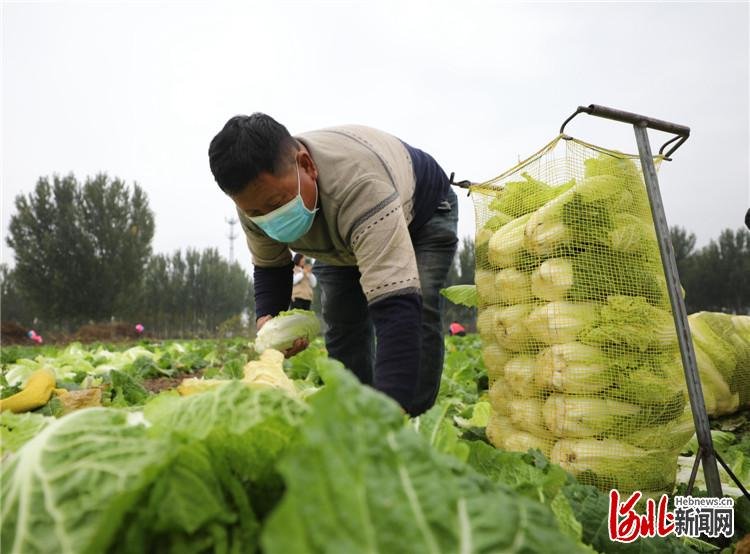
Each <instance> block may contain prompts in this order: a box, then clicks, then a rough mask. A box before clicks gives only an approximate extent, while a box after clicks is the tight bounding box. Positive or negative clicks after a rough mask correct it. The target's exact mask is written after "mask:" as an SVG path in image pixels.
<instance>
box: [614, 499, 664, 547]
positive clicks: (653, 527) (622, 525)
mask: <svg viewBox="0 0 750 554" xmlns="http://www.w3.org/2000/svg"><path fill="white" fill-rule="evenodd" d="M641 496H643V495H642V494H641V492H640V491H635V492H634V493H633V494H631V495H630V498H628V499H627V500H626V501H625V502H623V503H620V493H619V492H617V491H616V490H615V489H612V490H611V491H609V539H610V540H612V541H617V542H633V541H634V540H636V539H637V538H639V537H654V536H657V535H658V536H660V537H664V536H666V535H668V534H670V533H672V532H673V531H674V514H673V513H672V512H669V511H668V510H667V504H668V499H667V495H666V494H663V495H661V498H660V499H659V504H658V506H657V504H656V502H655V501H654V499H653V498H649V499H647V500H646V513H645V514H642V515H641V514H638V513H636V511H635V509H634V507H635V505H636V504H637V503H638V501H639V500H640V499H641Z"/></svg>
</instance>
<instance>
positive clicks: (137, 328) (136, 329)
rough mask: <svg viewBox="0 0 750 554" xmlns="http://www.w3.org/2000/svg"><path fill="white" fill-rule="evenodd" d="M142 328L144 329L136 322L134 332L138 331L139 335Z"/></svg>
mask: <svg viewBox="0 0 750 554" xmlns="http://www.w3.org/2000/svg"><path fill="white" fill-rule="evenodd" d="M143 329H144V327H143V325H141V324H140V323H138V324H137V325H136V326H135V332H136V333H138V334H139V335H140V334H141V333H143Z"/></svg>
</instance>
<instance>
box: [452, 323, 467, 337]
mask: <svg viewBox="0 0 750 554" xmlns="http://www.w3.org/2000/svg"><path fill="white" fill-rule="evenodd" d="M448 331H449V332H450V335H451V336H452V337H465V336H466V329H464V326H463V325H461V324H460V323H458V322H457V321H454V322H453V323H451V324H450V325H449V326H448Z"/></svg>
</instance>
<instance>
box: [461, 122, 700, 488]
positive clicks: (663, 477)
mask: <svg viewBox="0 0 750 554" xmlns="http://www.w3.org/2000/svg"><path fill="white" fill-rule="evenodd" d="M659 161H660V158H656V159H655V162H656V163H657V164H658V162H659ZM472 196H473V199H474V205H475V210H476V223H477V232H476V256H477V267H476V279H475V281H476V289H477V294H478V299H479V313H478V320H477V327H478V331H479V333H480V335H481V337H482V341H483V358H484V361H485V364H486V366H487V368H488V373H489V378H490V383H491V387H490V401H491V404H492V416H491V418H490V421H489V424H488V427H487V436H488V438H489V439H490V441H491V442H492V443H493V444H494V445H495V446H497V447H499V448H504V449H507V450H517V451H525V450H527V449H529V448H538V449H540V450H541V451H542V452H543V453H544V454H545V455H546V456H547V457H549V458H550V460H551V461H553V462H554V463H557V464H560V465H561V466H562V467H563V468H565V469H566V470H568V471H570V472H571V473H573V474H574V475H575V476H576V477H577V478H578V480H579V481H581V482H583V483H586V484H592V485H595V486H597V487H599V488H601V489H603V490H609V489H610V488H617V489H619V490H620V491H621V492H630V491H633V490H641V491H643V492H645V493H654V494H657V493H660V492H663V491H671V489H672V488H673V486H674V482H675V476H676V471H677V457H678V453H679V449H680V447H681V446H683V445H684V444H685V442H687V441H688V440H689V439H690V437H691V436H692V434H693V420H692V414H691V411H690V405H689V402H688V397H687V389H686V386H685V379H684V374H683V369H682V362H681V358H680V352H679V346H678V342H677V334H676V331H675V325H674V319H673V316H672V313H671V309H670V303H669V297H668V294H667V288H666V280H665V277H664V272H663V269H662V265H661V260H660V256H659V247H658V242H657V239H656V233H655V229H654V224H653V219H652V216H651V209H650V205H649V201H648V195H647V193H646V188H645V185H644V182H643V176H642V172H641V167H640V162H639V159H638V157H637V156H632V155H626V154H622V153H619V152H614V151H609V150H605V149H602V148H599V147H595V146H593V145H590V144H586V143H584V142H581V141H578V140H576V139H571V138H569V137H566V138H565V139H563V137H562V136H560V137H558V138H557V139H555V140H554V141H553V142H551V143H550V144H548V145H547V146H546V147H544V148H543V149H542V150H541V151H540V152H538V153H537V154H535V155H534V156H532V157H531V158H529V159H528V160H526V161H524V162H522V163H521V164H519V165H518V166H516V167H515V168H513V169H511V170H510V171H508V172H506V173H504V174H502V175H500V176H499V177H497V178H495V179H493V180H492V181H489V182H487V183H483V184H480V185H475V186H473V187H472Z"/></svg>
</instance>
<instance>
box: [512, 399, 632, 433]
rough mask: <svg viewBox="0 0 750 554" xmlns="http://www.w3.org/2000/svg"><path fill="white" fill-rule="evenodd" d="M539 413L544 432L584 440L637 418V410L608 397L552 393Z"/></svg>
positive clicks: (630, 405)
mask: <svg viewBox="0 0 750 554" xmlns="http://www.w3.org/2000/svg"><path fill="white" fill-rule="evenodd" d="M511 410H512V407H511ZM542 412H543V415H544V423H545V425H546V426H547V429H549V430H550V431H551V432H552V433H553V434H554V435H556V436H558V437H578V438H583V437H593V436H595V435H600V434H602V433H606V432H607V431H609V430H611V429H612V428H613V427H615V426H616V425H618V424H621V423H622V422H623V421H626V420H627V419H628V418H632V417H634V416H635V415H637V414H638V413H639V412H640V407H639V406H636V405H633V404H629V403H626V402H620V401H619V400H612V399H610V398H588V397H582V396H570V395H562V394H551V395H550V396H549V398H547V401H546V402H545V403H544V407H543V409H542ZM511 417H512V416H511Z"/></svg>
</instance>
